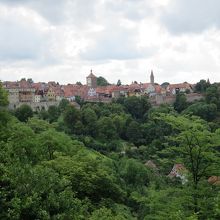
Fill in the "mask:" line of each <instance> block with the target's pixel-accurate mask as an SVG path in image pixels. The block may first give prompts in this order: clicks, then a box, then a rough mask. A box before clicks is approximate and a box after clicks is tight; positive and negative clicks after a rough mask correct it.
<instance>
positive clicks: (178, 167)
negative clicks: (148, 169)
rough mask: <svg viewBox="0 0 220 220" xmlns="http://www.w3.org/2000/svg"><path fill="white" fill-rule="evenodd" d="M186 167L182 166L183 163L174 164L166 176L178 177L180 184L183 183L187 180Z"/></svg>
mask: <svg viewBox="0 0 220 220" xmlns="http://www.w3.org/2000/svg"><path fill="white" fill-rule="evenodd" d="M187 173H188V171H187V169H186V168H185V167H184V165H183V164H180V163H179V164H174V165H173V168H172V170H171V171H170V173H169V175H168V177H170V178H174V177H175V178H180V180H181V182H182V184H185V183H187V182H188V179H187Z"/></svg>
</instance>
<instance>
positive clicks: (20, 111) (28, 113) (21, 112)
mask: <svg viewBox="0 0 220 220" xmlns="http://www.w3.org/2000/svg"><path fill="white" fill-rule="evenodd" d="M15 116H16V117H17V118H18V119H19V120H20V121H21V122H27V120H28V119H29V118H31V117H33V110H32V108H31V107H30V106H29V105H26V104H23V105H21V106H20V107H19V108H17V109H16V110H15Z"/></svg>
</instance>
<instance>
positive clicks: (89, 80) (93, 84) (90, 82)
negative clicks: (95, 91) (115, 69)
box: [86, 70, 97, 88]
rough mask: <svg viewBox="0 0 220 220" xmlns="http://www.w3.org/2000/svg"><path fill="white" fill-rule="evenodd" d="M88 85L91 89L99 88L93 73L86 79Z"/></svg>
mask: <svg viewBox="0 0 220 220" xmlns="http://www.w3.org/2000/svg"><path fill="white" fill-rule="evenodd" d="M86 84H87V86H88V87H89V88H96V87H97V77H96V76H95V75H94V74H93V73H92V70H91V72H90V74H89V75H88V76H87V77H86Z"/></svg>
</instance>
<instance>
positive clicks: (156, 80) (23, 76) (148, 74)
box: [0, 69, 217, 85]
mask: <svg viewBox="0 0 220 220" xmlns="http://www.w3.org/2000/svg"><path fill="white" fill-rule="evenodd" d="M89 72H92V73H93V74H94V75H95V76H96V77H97V78H98V77H104V76H103V75H102V74H98V73H96V72H94V70H93V69H90V71H89ZM89 72H88V73H87V74H84V76H83V77H84V79H83V80H82V81H81V80H78V79H75V80H72V81H70V82H64V83H62V81H61V82H60V81H57V80H55V79H51V80H38V81H37V80H35V79H34V78H32V77H25V75H22V77H20V78H19V79H13V80H4V79H1V78H0V81H1V82H6V81H11V82H18V81H20V80H22V79H26V80H28V79H31V80H33V82H42V83H43V82H45V83H48V82H56V83H59V84H61V85H62V84H63V85H65V84H76V83H78V82H80V83H82V85H86V83H87V82H86V77H87V76H88V75H89ZM152 72H153V75H154V79H155V83H157V84H159V85H161V84H163V83H166V82H168V83H170V84H178V83H184V82H187V83H190V84H196V83H197V82H199V81H200V80H208V81H210V79H209V78H207V79H202V78H201V79H199V80H198V81H196V82H191V81H187V80H185V81H181V82H180V81H176V82H172V81H170V80H169V79H167V81H163V82H162V81H161V80H160V79H158V78H157V75H155V72H154V71H153V70H152V69H151V70H150V72H149V73H147V74H145V76H146V77H145V81H138V80H136V79H135V78H134V79H133V80H132V81H130V82H128V83H124V82H123V81H122V80H121V79H119V78H115V81H109V80H108V78H106V77H104V78H105V79H106V80H107V81H108V83H109V84H111V85H116V84H117V81H118V80H120V81H121V83H122V85H129V84H132V83H134V82H137V83H138V84H140V83H148V82H150V81H151V73H152ZM215 82H216V83H217V81H215ZM215 82H212V83H215Z"/></svg>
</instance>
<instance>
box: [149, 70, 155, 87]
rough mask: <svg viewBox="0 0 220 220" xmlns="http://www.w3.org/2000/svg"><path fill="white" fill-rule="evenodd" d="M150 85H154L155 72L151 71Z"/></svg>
mask: <svg viewBox="0 0 220 220" xmlns="http://www.w3.org/2000/svg"><path fill="white" fill-rule="evenodd" d="M150 83H151V84H154V73H153V70H151V74H150Z"/></svg>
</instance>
